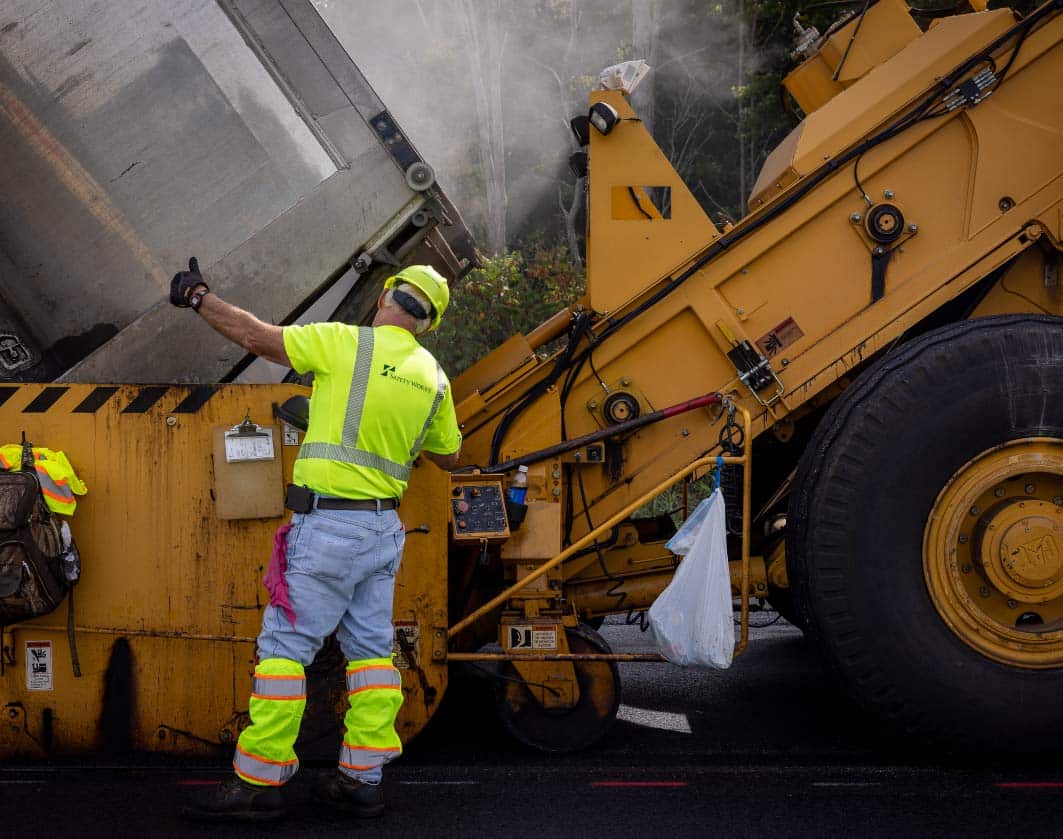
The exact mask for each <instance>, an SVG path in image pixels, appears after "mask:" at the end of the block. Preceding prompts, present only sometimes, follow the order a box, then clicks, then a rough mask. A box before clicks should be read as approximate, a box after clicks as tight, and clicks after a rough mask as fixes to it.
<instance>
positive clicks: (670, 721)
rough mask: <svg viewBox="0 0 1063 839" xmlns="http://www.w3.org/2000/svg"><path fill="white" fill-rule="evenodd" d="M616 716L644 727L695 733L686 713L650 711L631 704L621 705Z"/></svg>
mask: <svg viewBox="0 0 1063 839" xmlns="http://www.w3.org/2000/svg"><path fill="white" fill-rule="evenodd" d="M616 718H617V719H618V720H623V721H624V722H629V723H633V724H634V725H641V726H643V727H644V728H659V729H661V730H662V731H678V732H679V733H680V734H693V731H691V729H690V720H689V719H688V718H687V715H686V714H672V713H669V712H668V711H649V710H647V709H645V708H634V707H632V706H631V705H621V706H620V708H619V709H617V712H616Z"/></svg>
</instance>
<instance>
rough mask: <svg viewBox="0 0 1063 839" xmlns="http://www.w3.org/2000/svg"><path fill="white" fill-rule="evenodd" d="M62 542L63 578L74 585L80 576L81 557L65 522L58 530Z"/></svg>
mask: <svg viewBox="0 0 1063 839" xmlns="http://www.w3.org/2000/svg"><path fill="white" fill-rule="evenodd" d="M59 533H60V536H61V537H62V540H63V576H64V577H66V579H67V581H68V582H71V583H76V582H77V580H78V577H80V576H81V555H80V554H79V553H78V547H77V545H75V544H74V537H73V535H72V534H71V533H70V525H69V524H67V523H66V522H65V521H64V522H63V525H62V527H61V528H60V529H59Z"/></svg>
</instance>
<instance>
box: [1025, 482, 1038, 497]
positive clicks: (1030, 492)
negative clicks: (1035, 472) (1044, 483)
mask: <svg viewBox="0 0 1063 839" xmlns="http://www.w3.org/2000/svg"><path fill="white" fill-rule="evenodd" d="M1024 489H1025V490H1026V494H1027V495H1033V493H1034V490H1035V489H1037V487H1035V486H1034V485H1033V484H1027V485H1026V486H1025V487H1024Z"/></svg>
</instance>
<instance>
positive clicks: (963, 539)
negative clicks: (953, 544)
mask: <svg viewBox="0 0 1063 839" xmlns="http://www.w3.org/2000/svg"><path fill="white" fill-rule="evenodd" d="M969 541H970V537H968V536H966V535H963V536H960V544H961V545H966V544H967V543H968V542H969Z"/></svg>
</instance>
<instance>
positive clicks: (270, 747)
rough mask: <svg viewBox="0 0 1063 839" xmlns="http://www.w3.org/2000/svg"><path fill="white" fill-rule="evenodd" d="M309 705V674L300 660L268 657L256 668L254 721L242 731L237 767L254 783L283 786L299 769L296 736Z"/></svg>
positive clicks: (251, 707) (252, 701) (250, 705)
mask: <svg viewBox="0 0 1063 839" xmlns="http://www.w3.org/2000/svg"><path fill="white" fill-rule="evenodd" d="M305 708H306V675H305V673H304V671H303V666H302V665H301V664H299V662H297V661H290V660H289V659H283V658H268V659H265V660H263V661H261V662H259V665H258V667H256V668H255V679H254V692H253V693H252V694H251V699H250V701H249V702H248V712H249V714H250V716H251V725H250V726H248V727H247V728H245V729H244V730H243V731H242V732H241V733H240V739H239V741H238V742H237V746H236V754H235V755H234V757H233V768H234V769H235V770H236V774H237V775H239V776H240V777H241V778H243V779H244V780H245V781H248V782H250V783H252V784H268V785H271V786H279V785H281V784H283V783H285V782H287V781H288V780H290V779H291V777H292V776H293V775H294V774H295V773H296V772H297V771H298V769H299V760H298V758H297V757H296V755H295V739H296V737H298V736H299V723H300V722H301V720H302V717H303V710H304V709H305Z"/></svg>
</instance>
